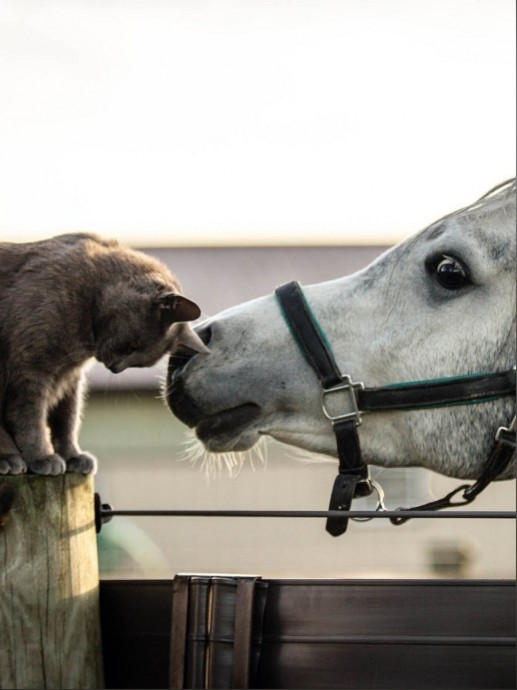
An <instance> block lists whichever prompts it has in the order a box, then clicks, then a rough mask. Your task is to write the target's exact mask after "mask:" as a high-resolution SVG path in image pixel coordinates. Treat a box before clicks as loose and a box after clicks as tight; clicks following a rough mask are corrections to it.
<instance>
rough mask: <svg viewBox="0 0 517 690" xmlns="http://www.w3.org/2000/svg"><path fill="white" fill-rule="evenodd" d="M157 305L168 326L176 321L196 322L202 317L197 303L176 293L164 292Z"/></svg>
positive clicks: (157, 300) (157, 299)
mask: <svg viewBox="0 0 517 690" xmlns="http://www.w3.org/2000/svg"><path fill="white" fill-rule="evenodd" d="M156 304H157V306H158V309H159V310H160V316H161V319H162V320H163V321H164V322H165V323H167V324H171V323H175V322H176V321H195V320H196V319H198V318H199V317H200V316H201V310H200V308H199V307H198V306H197V304H196V303H195V302H192V301H191V300H189V299H187V298H186V297H183V295H178V293H176V292H162V293H161V294H160V295H159V296H158V297H157V298H156Z"/></svg>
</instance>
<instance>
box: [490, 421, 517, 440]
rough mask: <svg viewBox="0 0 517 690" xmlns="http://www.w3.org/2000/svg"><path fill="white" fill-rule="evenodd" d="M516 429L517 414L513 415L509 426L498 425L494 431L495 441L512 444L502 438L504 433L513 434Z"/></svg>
mask: <svg viewBox="0 0 517 690" xmlns="http://www.w3.org/2000/svg"><path fill="white" fill-rule="evenodd" d="M516 431H517V415H514V417H513V419H512V421H511V422H510V426H500V427H499V428H498V429H497V431H496V432H495V440H496V443H502V444H504V445H513V444H512V443H508V441H507V440H506V439H505V438H504V434H515V432H516Z"/></svg>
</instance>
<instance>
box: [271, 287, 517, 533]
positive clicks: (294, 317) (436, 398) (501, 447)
mask: <svg viewBox="0 0 517 690" xmlns="http://www.w3.org/2000/svg"><path fill="white" fill-rule="evenodd" d="M275 296H276V299H277V301H278V304H279V306H280V310H281V312H282V314H283V316H284V319H285V321H286V323H287V325H288V326H289V329H290V331H291V334H292V336H293V338H294V340H295V341H296V343H297V345H298V347H299V348H300V350H301V352H302V354H303V355H304V357H305V359H306V360H307V362H308V363H309V364H310V366H311V367H312V368H313V369H314V371H315V372H316V374H317V376H318V378H319V380H320V383H321V387H322V390H321V396H322V398H321V404H322V409H323V413H324V415H325V416H326V417H327V418H328V419H329V420H330V421H331V422H332V426H333V429H334V434H335V436H336V441H337V451H338V458H339V474H338V476H337V477H336V479H335V481H334V487H333V489H332V495H331V498H330V506H329V510H344V511H348V510H350V505H351V503H352V499H353V498H358V497H363V496H368V495H370V494H371V493H372V491H373V490H374V488H376V487H375V485H374V482H372V480H371V479H370V474H369V470H368V466H367V465H366V464H365V463H364V461H363V459H362V457H361V448H360V443H359V435H358V433H357V429H358V427H359V426H360V424H361V423H362V414H363V413H365V412H373V411H378V410H391V411H393V410H409V409H425V408H430V407H441V406H446V405H457V404H469V403H480V402H485V401H488V400H493V399H495V398H499V397H506V396H510V395H513V396H515V382H516V377H515V367H514V368H513V369H510V370H509V371H504V372H500V373H494V374H472V375H468V376H457V377H453V378H446V379H433V380H430V381H412V382H408V383H397V384H392V385H389V386H384V387H379V388H365V387H364V384H363V383H361V382H354V381H352V379H351V377H350V376H348V375H343V374H342V373H341V371H340V369H339V367H338V366H337V363H336V360H335V358H334V355H333V353H332V350H331V347H330V344H329V342H328V340H327V338H326V336H325V333H324V332H323V330H322V328H321V326H320V324H319V323H318V321H317V319H316V317H315V316H314V314H313V313H312V311H311V308H310V307H309V305H308V303H307V301H306V299H305V297H304V294H303V291H302V288H301V287H300V284H299V283H298V282H291V283H287V284H285V285H282V286H281V287H279V288H277V289H276V290H275ZM343 397H346V398H347V402H348V405H347V408H348V409H347V411H346V412H341V413H335V412H333V410H332V409H331V407H332V406H333V405H331V403H330V401H331V399H332V398H340V399H341V400H342V399H343ZM515 437H516V420H515V417H514V418H513V420H512V422H511V423H510V424H509V426H508V427H499V429H498V430H497V433H496V435H495V439H494V441H495V444H494V447H493V449H492V452H491V454H490V456H489V458H488V461H487V463H486V465H485V467H484V469H483V472H482V473H481V476H480V477H479V479H478V480H477V481H476V482H475V483H474V484H472V485H469V484H465V485H462V486H460V487H458V488H457V489H455V490H454V491H452V492H451V493H450V494H448V495H447V496H445V497H444V498H442V499H439V500H438V501H433V502H431V503H427V504H425V505H423V506H418V507H415V508H412V509H410V510H422V509H428V510H438V509H440V508H445V507H448V506H452V505H463V504H466V503H470V502H471V501H473V500H474V498H475V497H476V496H477V495H478V494H479V493H480V492H481V491H483V489H485V488H486V487H487V486H488V484H489V483H490V482H491V481H493V480H494V479H496V478H497V477H498V476H499V475H500V474H501V473H502V472H503V471H504V469H505V468H506V467H507V465H508V463H509V462H510V460H511V458H512V456H513V454H514V452H515V445H516V442H515ZM460 491H463V494H462V497H461V500H460V501H453V498H454V496H455V495H456V494H457V493H459V492H460ZM407 519H408V518H400V519H396V518H393V519H392V522H393V523H394V524H401V523H402V522H405V521H406V520H407ZM347 525H348V518H347V517H343V518H329V519H328V520H327V525H326V529H327V531H328V532H329V533H330V534H332V536H335V537H336V536H339V535H340V534H343V533H344V532H345V531H346V528H347Z"/></svg>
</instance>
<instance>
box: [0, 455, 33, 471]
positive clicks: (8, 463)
mask: <svg viewBox="0 0 517 690" xmlns="http://www.w3.org/2000/svg"><path fill="white" fill-rule="evenodd" d="M25 472H27V465H26V464H25V462H24V461H23V460H22V458H21V456H20V455H15V454H11V455H0V474H25Z"/></svg>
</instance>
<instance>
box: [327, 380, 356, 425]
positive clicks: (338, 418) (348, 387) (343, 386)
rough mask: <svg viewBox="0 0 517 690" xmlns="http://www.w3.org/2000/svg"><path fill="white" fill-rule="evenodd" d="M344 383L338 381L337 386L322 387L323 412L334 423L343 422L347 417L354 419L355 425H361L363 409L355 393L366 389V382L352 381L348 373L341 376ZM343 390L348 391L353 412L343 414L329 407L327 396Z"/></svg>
mask: <svg viewBox="0 0 517 690" xmlns="http://www.w3.org/2000/svg"><path fill="white" fill-rule="evenodd" d="M341 381H342V383H338V384H336V385H335V386H332V388H322V390H321V408H322V410H323V414H324V415H325V417H326V418H327V419H330V421H331V422H332V424H336V422H342V421H344V420H346V419H354V420H355V425H356V426H359V425H360V424H362V419H361V414H362V413H361V410H360V409H359V406H358V405H357V398H356V395H355V391H356V390H364V383H362V382H360V381H357V382H355V383H354V382H352V379H351V378H350V376H347V375H346V374H345V375H344V376H342V377H341ZM341 391H343V392H345V393H348V396H349V402H350V404H351V407H352V411H351V412H344V413H343V414H334V415H333V414H332V413H331V412H330V411H329V410H328V408H327V403H326V400H325V398H326V396H328V395H333V394H334V393H340V392H341Z"/></svg>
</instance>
